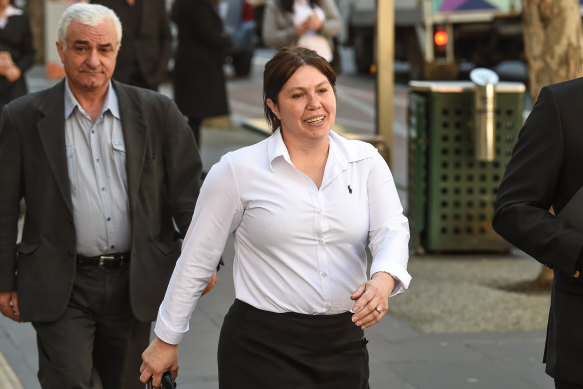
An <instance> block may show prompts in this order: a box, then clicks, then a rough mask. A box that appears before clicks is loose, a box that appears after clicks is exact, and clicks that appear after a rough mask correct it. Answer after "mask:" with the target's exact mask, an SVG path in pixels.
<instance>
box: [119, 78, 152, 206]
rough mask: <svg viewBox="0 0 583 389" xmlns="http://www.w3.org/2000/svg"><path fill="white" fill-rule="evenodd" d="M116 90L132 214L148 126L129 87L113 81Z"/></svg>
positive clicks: (142, 164)
mask: <svg viewBox="0 0 583 389" xmlns="http://www.w3.org/2000/svg"><path fill="white" fill-rule="evenodd" d="M113 86H114V88H115V91H116V92H117V97H118V101H119V109H120V116H121V126H122V131H123V134H124V142H125V146H126V169H127V177H128V197H129V201H130V209H131V211H132V215H135V212H134V211H135V209H134V207H135V204H136V200H137V196H138V189H139V187H140V181H141V177H142V168H143V166H144V160H145V153H146V139H147V136H148V128H147V126H146V122H145V121H144V119H143V115H142V107H141V105H140V103H139V101H138V99H137V95H136V94H135V93H131V88H129V87H127V86H125V85H123V84H121V83H119V82H117V81H113Z"/></svg>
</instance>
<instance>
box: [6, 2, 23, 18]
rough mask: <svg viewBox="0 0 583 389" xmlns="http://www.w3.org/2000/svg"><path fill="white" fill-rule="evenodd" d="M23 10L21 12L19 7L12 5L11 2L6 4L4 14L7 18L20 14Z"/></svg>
mask: <svg viewBox="0 0 583 389" xmlns="http://www.w3.org/2000/svg"><path fill="white" fill-rule="evenodd" d="M23 13H24V12H22V10H21V9H18V8H16V7H14V6H13V5H11V4H8V5H7V6H6V10H5V11H4V16H6V17H7V18H9V17H11V16H15V15H22V14H23Z"/></svg>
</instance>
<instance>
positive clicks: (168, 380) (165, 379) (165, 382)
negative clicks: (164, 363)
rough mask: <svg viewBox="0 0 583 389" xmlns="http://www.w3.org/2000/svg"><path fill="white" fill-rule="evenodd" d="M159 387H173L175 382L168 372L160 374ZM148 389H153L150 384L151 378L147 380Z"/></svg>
mask: <svg viewBox="0 0 583 389" xmlns="http://www.w3.org/2000/svg"><path fill="white" fill-rule="evenodd" d="M160 388H161V389H175V388H176V382H172V377H171V376H170V373H169V372H166V373H164V374H163V375H162V385H160ZM148 389H153V386H152V379H151V378H150V381H148Z"/></svg>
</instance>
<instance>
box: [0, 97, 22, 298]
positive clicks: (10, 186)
mask: <svg viewBox="0 0 583 389" xmlns="http://www.w3.org/2000/svg"><path fill="white" fill-rule="evenodd" d="M20 150H21V146H20V137H19V136H18V131H17V128H16V126H14V124H13V123H12V121H11V120H10V115H9V112H8V109H7V108H6V107H5V108H4V109H3V110H2V115H1V118H0V177H2V178H1V180H2V181H1V182H2V190H0V225H1V226H2V228H0V291H9V290H16V273H15V271H16V237H17V222H18V217H19V210H20V199H21V198H22V191H21V184H22V183H21V176H22V172H21V161H22V156H21V155H20Z"/></svg>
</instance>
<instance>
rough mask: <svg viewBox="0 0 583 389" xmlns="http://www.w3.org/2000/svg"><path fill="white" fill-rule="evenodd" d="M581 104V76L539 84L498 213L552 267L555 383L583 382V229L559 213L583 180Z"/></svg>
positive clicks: (514, 236) (550, 340) (500, 223)
mask: <svg viewBox="0 0 583 389" xmlns="http://www.w3.org/2000/svg"><path fill="white" fill-rule="evenodd" d="M581 107H583V78H578V79H575V80H571V81H566V82H563V83H559V84H554V85H550V86H547V87H544V88H543V89H542V90H541V92H540V95H539V97H538V99H537V101H536V104H535V105H534V107H533V110H532V112H531V113H530V115H529V117H528V119H527V120H526V122H525V124H524V126H523V128H522V130H521V131H520V134H519V137H518V141H517V143H516V146H515V148H514V151H513V154H512V158H511V160H510V162H509V164H508V167H507V169H506V173H505V175H504V178H503V180H502V183H501V184H500V187H499V189H498V196H497V199H496V206H495V214H494V219H493V226H494V229H495V230H496V232H498V233H499V234H500V235H501V236H502V237H504V238H505V239H506V240H508V241H509V242H510V243H512V244H513V245H515V246H516V247H517V248H519V249H521V250H523V251H524V252H525V253H527V254H529V255H531V256H532V257H533V258H534V259H536V260H537V261H539V262H541V263H542V264H543V265H545V266H548V267H550V268H552V269H553V270H554V280H553V285H552V291H551V306H550V313H549V322H548V328H547V338H546V347H545V353H544V359H543V360H544V362H546V372H547V373H548V374H549V375H550V376H551V377H553V378H554V379H555V385H556V388H583V370H582V369H581V366H583V352H582V350H583V331H581V322H583V309H582V308H583V277H582V276H581V274H582V273H583V231H577V230H576V229H575V228H573V227H572V226H571V225H569V223H567V222H566V221H565V220H564V219H563V218H561V217H558V216H556V215H557V214H558V213H559V212H561V210H562V209H563V207H564V206H565V205H566V204H567V203H568V202H569V200H570V199H571V197H572V196H573V195H574V194H575V193H576V192H577V190H578V189H579V188H581V187H582V186H583V174H582V172H581V154H582V152H583V131H581V120H582V119H583V115H581ZM551 208H552V209H553V210H554V214H553V213H551V212H550V211H549V210H550V209H551Z"/></svg>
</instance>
